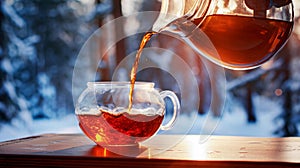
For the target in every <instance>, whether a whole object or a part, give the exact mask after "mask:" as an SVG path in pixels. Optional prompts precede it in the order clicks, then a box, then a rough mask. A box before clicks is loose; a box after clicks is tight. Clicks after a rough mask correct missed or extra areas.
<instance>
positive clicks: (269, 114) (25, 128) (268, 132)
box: [0, 97, 280, 142]
mask: <svg viewBox="0 0 300 168" xmlns="http://www.w3.org/2000/svg"><path fill="white" fill-rule="evenodd" d="M254 101H255V103H256V104H257V108H256V114H257V118H258V120H257V122H256V123H247V118H246V113H245V112H244V111H243V109H242V108H241V107H239V106H237V105H235V106H233V107H231V110H230V111H225V112H224V114H223V116H222V118H221V119H220V122H219V124H218V125H217V128H216V129H215V131H214V134H215V135H233V136H257V137H272V136H275V135H274V134H273V132H274V131H275V129H276V128H278V125H276V124H275V122H274V118H275V117H276V116H278V115H279V113H280V110H279V109H280V107H279V106H278V104H276V103H274V102H271V101H269V100H267V99H265V98H263V97H256V98H255V100H254ZM195 116H196V117H197V118H196V120H195V119H194V118H192V117H189V116H187V115H182V116H181V117H180V120H178V121H177V124H178V125H179V127H176V128H180V129H181V130H172V131H170V132H169V133H171V134H172V133H184V132H186V131H185V130H188V129H189V128H190V127H189V126H190V125H191V124H190V122H191V121H194V120H195V123H194V126H193V127H192V129H191V130H190V131H189V134H196V135H198V134H200V130H201V129H200V128H201V126H202V124H203V122H204V121H205V119H206V117H207V116H206V115H195ZM214 120H216V121H217V120H218V119H214ZM13 123H14V124H13V125H9V124H4V125H1V127H0V142H1V141H7V140H11V139H16V138H22V137H27V136H34V135H38V134H46V133H47V134H48V133H82V132H81V130H80V129H79V127H78V122H77V119H76V116H75V114H74V115H68V116H65V117H63V118H60V119H40V120H33V121H32V123H31V124H29V125H24V124H22V123H16V122H13Z"/></svg>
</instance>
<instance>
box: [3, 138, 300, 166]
mask: <svg viewBox="0 0 300 168" xmlns="http://www.w3.org/2000/svg"><path fill="white" fill-rule="evenodd" d="M157 136H159V141H157V142H154V143H157V145H155V144H154V147H151V148H150V147H149V148H147V147H144V146H136V147H125V148H122V149H114V148H113V149H109V150H108V149H105V148H102V147H99V146H96V145H95V144H94V143H93V142H92V141H90V140H89V139H87V138H86V137H85V136H84V135H81V134H45V135H40V136H35V137H28V138H24V139H17V140H13V141H7V142H2V143H0V167H99V168H102V167H118V168H120V167H143V168H147V167H151V168H153V167H190V166H193V167H195V166H196V167H200V166H201V167H210V168H211V167H213V168H214V167H230V168H232V167H255V168H260V167H264V168H265V167H272V168H273V167H300V137H289V138H254V137H234V136H211V137H210V138H209V139H208V140H207V141H206V142H205V143H199V135H187V136H185V137H184V139H182V141H180V142H179V143H177V144H176V145H175V146H172V147H170V148H167V149H163V146H164V145H165V146H166V145H167V144H168V143H170V142H171V141H172V139H176V137H178V135H157ZM155 146H157V147H155ZM111 151H117V152H111ZM120 152H121V153H122V152H125V153H126V152H129V153H131V156H123V155H120ZM118 153H119V154H118Z"/></svg>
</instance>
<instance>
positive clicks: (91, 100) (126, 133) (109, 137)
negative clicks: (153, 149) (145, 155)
mask: <svg viewBox="0 0 300 168" xmlns="http://www.w3.org/2000/svg"><path fill="white" fill-rule="evenodd" d="M87 86H88V87H87V88H86V89H85V90H84V91H83V92H82V93H81V95H80V96H79V98H78V101H77V104H76V107H75V113H76V115H77V118H78V121H79V126H80V128H81V130H82V131H83V132H84V133H85V134H86V135H87V136H88V137H89V138H90V139H91V140H93V141H94V142H95V143H96V144H98V145H100V146H103V147H105V146H129V145H137V144H138V143H140V142H143V141H145V140H147V139H149V138H150V137H152V136H154V135H155V134H156V133H157V132H158V130H159V129H162V130H167V129H170V128H171V127H172V126H173V124H174V122H175V120H176V117H177V115H178V113H179V109H180V103H179V100H178V98H177V96H176V95H175V93H173V92H172V91H162V92H159V91H158V90H157V89H155V88H154V83H150V82H136V83H135V84H134V92H133V94H132V99H131V100H132V102H131V103H132V105H130V107H131V108H128V107H129V103H130V101H129V100H130V98H129V91H130V86H131V84H130V83H129V82H89V83H88V84H87ZM166 97H168V98H170V100H171V101H172V104H173V109H174V110H173V117H172V119H171V120H170V121H169V122H168V123H167V124H166V125H162V122H163V120H164V116H165V111H166V109H165V108H166V107H165V102H164V99H165V98H166Z"/></svg>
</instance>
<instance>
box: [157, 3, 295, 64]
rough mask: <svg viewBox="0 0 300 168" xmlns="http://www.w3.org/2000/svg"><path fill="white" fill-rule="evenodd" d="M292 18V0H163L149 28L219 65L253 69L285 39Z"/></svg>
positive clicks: (287, 35) (272, 53) (285, 40)
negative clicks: (183, 44)
mask: <svg viewBox="0 0 300 168" xmlns="http://www.w3.org/2000/svg"><path fill="white" fill-rule="evenodd" d="M293 19H294V12H293V3H292V0H162V5H161V11H160V15H159V17H158V18H157V20H156V22H155V23H154V25H153V28H152V30H153V31H156V32H160V33H167V34H173V35H177V36H180V38H181V39H182V40H184V41H185V42H186V43H187V44H188V45H189V46H190V47H191V48H193V49H194V50H195V51H196V52H198V53H199V54H200V56H202V57H205V58H207V59H209V60H210V61H212V62H214V63H216V64H218V65H221V66H223V67H226V68H229V69H251V68H255V67H257V66H259V65H261V64H263V63H264V62H266V61H267V60H269V59H270V58H272V57H273V56H274V55H276V53H278V51H279V50H280V49H281V48H282V47H283V46H284V45H285V43H286V42H287V40H288V38H289V36H290V34H291V31H292V29H293Z"/></svg>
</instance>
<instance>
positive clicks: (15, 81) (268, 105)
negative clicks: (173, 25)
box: [0, 0, 300, 141]
mask: <svg viewBox="0 0 300 168" xmlns="http://www.w3.org/2000/svg"><path fill="white" fill-rule="evenodd" d="M299 3H300V2H298V1H297V0H294V4H295V27H294V31H293V33H292V36H291V38H290V40H289V42H288V43H287V45H286V46H285V47H284V48H283V50H282V51H281V52H280V53H279V54H278V56H276V57H275V58H274V59H273V60H271V61H269V62H268V63H266V64H265V65H263V66H262V67H260V68H258V69H254V70H249V71H230V70H226V77H227V82H228V83H227V93H226V94H227V95H226V97H227V103H226V108H225V111H224V114H223V115H222V114H218V113H214V115H215V117H220V118H221V122H220V125H219V127H218V128H217V129H216V134H223V135H246V136H299V135H300V133H299V131H300V7H299V6H300V4H299ZM159 4H160V3H159V2H157V1H147V0H144V1H140V0H122V1H119V0H95V1H91V0H43V1H41V0H0V65H1V66H0V83H1V87H0V141H4V140H9V139H13V138H19V137H23V136H29V135H34V134H39V133H52V132H54V133H60V132H67V133H69V132H70V133H73V132H80V131H79V129H78V126H77V122H76V118H75V114H74V105H73V99H72V73H73V68H74V64H75V61H76V58H77V55H78V52H79V50H80V48H81V47H82V45H83V44H84V42H85V41H86V40H87V39H88V37H89V36H90V35H91V34H92V33H93V32H94V31H95V30H96V29H97V28H99V27H100V26H101V25H103V24H105V22H107V21H109V20H112V19H114V18H117V17H120V16H122V14H130V13H131V12H132V13H133V12H137V11H147V10H151V11H152V10H158V9H159ZM131 26H133V27H138V25H134V24H133V25H131ZM112 31H113V30H112ZM115 31H121V32H122V31H125V30H120V27H117V28H115ZM140 39H141V35H140V34H139V35H136V36H134V37H129V38H126V39H124V40H121V41H120V42H119V43H117V46H116V47H115V48H116V49H115V51H114V52H111V53H110V54H109V55H108V56H107V57H109V59H105V60H103V62H102V63H101V64H99V70H98V74H97V79H98V80H110V79H111V72H112V71H113V69H114V68H115V66H116V65H117V64H118V63H119V62H120V60H122V59H123V57H124V56H126V54H127V53H131V52H133V51H134V50H136V49H137V47H138V45H139V40H140ZM155 40H156V41H155ZM151 44H153V45H157V46H159V47H164V48H168V49H173V50H174V51H176V48H177V49H178V46H180V48H185V49H182V50H180V51H177V52H181V54H179V55H184V56H185V58H183V59H185V60H189V63H190V66H191V67H193V68H194V70H195V71H196V72H198V77H199V80H198V82H199V89H200V93H205V90H209V89H210V86H209V84H208V81H207V80H205V77H206V76H207V74H205V72H202V71H201V70H202V69H203V68H202V67H203V66H202V65H201V62H200V61H199V60H195V59H196V58H194V57H195V53H191V51H189V50H190V49H188V47H187V46H185V45H184V44H182V42H179V41H176V39H170V38H168V37H161V38H160V39H154V40H153V41H152V42H151ZM182 52H183V53H182ZM187 53H188V54H187ZM160 61H164V59H160ZM166 61H168V60H166ZM140 78H141V79H142V78H145V79H147V80H150V81H155V82H156V84H157V85H158V87H160V88H162V89H173V90H174V86H172V84H173V82H170V80H172V79H171V78H170V77H169V76H168V74H166V73H165V72H163V71H159V70H157V69H154V70H152V71H151V72H150V71H149V72H147V71H146V72H143V75H140ZM175 90H176V88H175ZM209 97H210V95H209V93H206V94H202V95H201V100H203V101H202V102H201V104H200V107H199V111H198V113H199V120H198V121H197V122H201V121H202V120H203V119H202V118H201V116H204V115H205V114H206V113H207V112H206V111H207V107H208V106H209V101H206V99H207V98H209ZM186 99H188V97H187V98H186ZM187 116H188V115H187ZM182 122H183V125H184V122H189V121H188V117H187V119H186V120H183V121H182ZM196 125H197V123H196ZM191 133H196V132H193V131H191Z"/></svg>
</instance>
